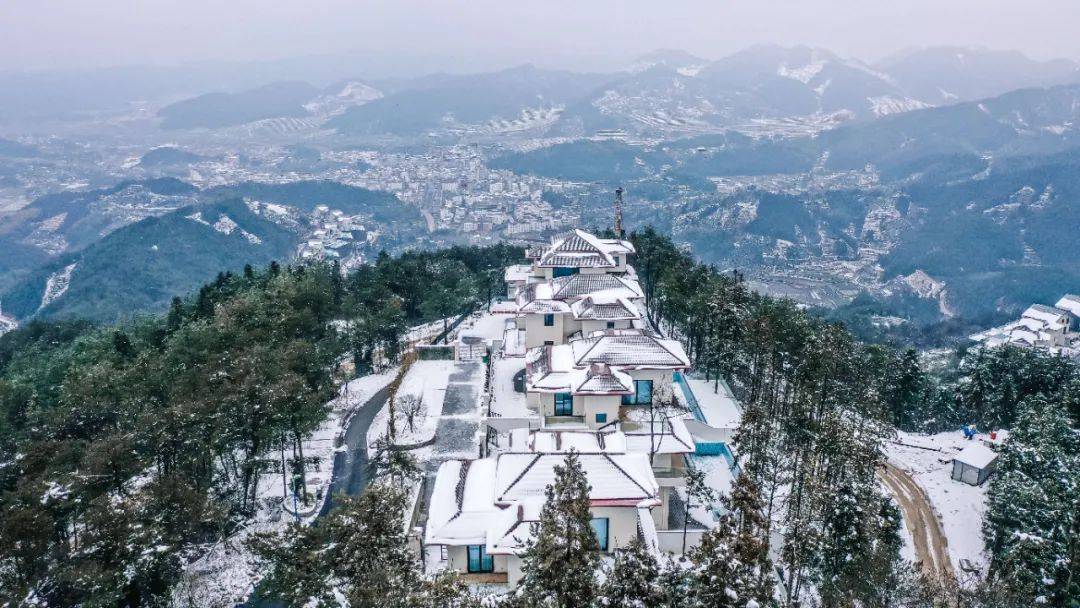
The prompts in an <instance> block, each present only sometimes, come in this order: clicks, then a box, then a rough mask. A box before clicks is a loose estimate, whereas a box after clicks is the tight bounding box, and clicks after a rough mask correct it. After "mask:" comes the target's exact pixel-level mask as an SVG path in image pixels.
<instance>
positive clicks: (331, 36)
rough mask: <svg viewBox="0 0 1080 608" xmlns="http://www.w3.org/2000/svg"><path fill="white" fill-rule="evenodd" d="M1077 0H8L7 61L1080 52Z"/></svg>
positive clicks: (4, 16) (488, 61) (619, 60)
mask: <svg viewBox="0 0 1080 608" xmlns="http://www.w3.org/2000/svg"><path fill="white" fill-rule="evenodd" d="M1078 29H1080V0H685V1H682V0H652V1H639V0H624V1H621V2H618V1H613V0H575V1H567V0H547V1H534V0H469V1H459V0H444V1H437V0H432V1H428V2H420V1H416V0H392V1H385V2H384V1H370V0H287V1H285V0H0V69H12V68H70V67H87V66H112V65H144V64H177V63H187V62H194V61H205V60H222V59H231V60H253V59H275V58H284V57H296V56H305V55H326V54H338V53H353V54H355V53H377V54H379V55H380V56H383V55H398V56H401V57H411V58H425V61H423V62H422V63H423V64H424V66H425V67H434V68H436V69H446V70H454V71H476V70H483V69H490V68H492V67H501V66H509V65H516V64H520V63H524V62H531V63H535V64H537V65H540V66H543V67H567V68H575V67H576V68H579V69H604V68H608V67H619V66H622V65H625V63H626V62H627V60H628V59H629V58H632V57H634V56H635V55H637V54H640V53H643V52H646V51H649V50H653V49H656V48H681V49H685V50H687V51H690V52H693V53H696V54H699V55H702V56H704V57H706V58H717V57H720V56H723V55H725V54H727V53H731V52H733V51H736V50H739V49H741V48H744V47H746V46H749V45H752V44H757V43H778V44H782V45H794V44H808V45H814V46H822V47H826V48H829V49H832V50H834V51H836V52H838V53H840V54H842V55H846V56H854V57H859V58H862V59H866V60H871V61H872V60H874V59H878V58H880V57H882V56H884V55H887V54H889V53H892V52H895V51H897V50H900V49H904V48H907V47H912V46H929V45H939V44H950V45H963V46H971V45H978V46H986V47H990V48H995V49H1017V50H1020V51H1023V52H1024V53H1027V54H1028V55H1031V56H1033V57H1036V58H1044V59H1045V58H1053V57H1067V58H1071V59H1080V36H1078V35H1077V31H1078Z"/></svg>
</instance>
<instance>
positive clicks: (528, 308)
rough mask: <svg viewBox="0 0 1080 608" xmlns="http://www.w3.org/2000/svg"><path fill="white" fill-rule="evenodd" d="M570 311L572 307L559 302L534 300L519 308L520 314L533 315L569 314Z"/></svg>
mask: <svg viewBox="0 0 1080 608" xmlns="http://www.w3.org/2000/svg"><path fill="white" fill-rule="evenodd" d="M570 311H571V309H570V305H569V304H567V303H566V302H560V301H559V300H533V301H531V302H527V303H525V304H523V305H521V306H520V307H519V308H518V312H522V313H532V314H541V313H544V314H547V313H567V312H570Z"/></svg>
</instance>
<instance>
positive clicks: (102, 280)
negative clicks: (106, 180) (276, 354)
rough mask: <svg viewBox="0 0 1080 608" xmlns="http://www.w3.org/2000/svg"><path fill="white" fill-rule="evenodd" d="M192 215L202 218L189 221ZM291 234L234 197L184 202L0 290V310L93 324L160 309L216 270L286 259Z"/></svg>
mask: <svg viewBox="0 0 1080 608" xmlns="http://www.w3.org/2000/svg"><path fill="white" fill-rule="evenodd" d="M195 213H198V214H200V218H206V220H204V221H196V220H194V219H192V218H191V217H190V216H192V215H193V214H195ZM218 223H220V225H219V227H217V228H215V225H214V224H218ZM232 226H235V227H236V228H238V229H230V228H231V227H232ZM247 235H251V237H255V238H251V237H249V236H247ZM297 238H298V235H297V234H294V233H292V232H290V231H288V230H286V229H284V228H281V227H280V226H278V225H277V224H275V223H273V222H271V221H269V220H267V219H264V218H261V217H259V216H257V215H255V214H254V213H252V212H251V210H249V209H248V208H247V206H246V205H245V204H244V202H243V201H241V200H239V199H233V200H229V201H223V202H220V203H213V204H208V205H199V206H195V207H184V208H181V209H178V210H176V211H173V212H170V213H167V214H165V215H163V216H161V217H152V218H148V219H146V220H143V221H140V222H137V223H135V224H132V225H130V226H126V227H124V228H121V229H118V230H116V231H115V232H113V233H111V234H109V235H107V236H105V237H104V238H102V239H101V240H99V241H97V242H95V243H93V244H91V245H89V246H88V247H86V248H85V249H84V250H82V251H79V252H75V253H70V254H65V255H63V256H60V257H59V258H57V259H56V260H54V261H52V262H50V263H49V264H47V265H45V266H43V267H41V268H40V269H38V270H37V271H35V272H34V274H33V275H31V276H30V277H28V278H27V280H25V281H23V282H22V283H21V284H20V285H19V286H17V287H16V288H14V289H11V290H9V291H8V292H7V293H5V294H4V308H5V310H6V311H8V312H9V313H12V314H14V315H15V316H16V317H18V318H24V317H28V316H30V315H34V314H38V315H42V316H49V317H60V316H64V317H78V318H86V319H94V320H99V321H113V320H115V319H116V318H117V317H118V316H129V315H132V314H136V313H138V312H142V311H159V310H163V309H164V308H165V307H166V306H168V304H169V302H170V300H171V299H172V297H173V296H175V295H180V294H183V293H186V292H188V291H190V290H192V289H194V288H195V287H197V286H198V285H200V284H202V283H204V282H206V281H207V280H209V279H211V278H213V276H214V275H215V274H217V273H218V272H222V271H226V270H231V271H233V272H236V271H239V270H241V269H242V268H243V265H244V264H245V263H251V264H256V265H265V264H267V263H269V262H270V261H272V260H277V259H281V260H284V259H287V258H288V257H289V256H290V254H291V253H292V251H293V249H294V248H295V245H296V240H297ZM65 271H66V272H67V275H68V276H67V277H66V283H67V284H66V287H65V288H64V289H63V291H62V292H60V293H53V294H48V287H49V285H50V283H51V279H52V278H53V277H55V276H57V274H58V273H62V272H65ZM46 295H51V297H48V298H46V297H45V296H46ZM42 304H44V306H43V305H42ZM39 309H40V310H39Z"/></svg>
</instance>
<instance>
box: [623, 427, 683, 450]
mask: <svg viewBox="0 0 1080 608" xmlns="http://www.w3.org/2000/svg"><path fill="white" fill-rule="evenodd" d="M621 428H622V432H623V434H625V435H626V448H627V449H628V450H629V451H631V452H642V453H645V454H649V453H653V454H690V453H693V452H694V451H695V447H694V438H693V436H692V435H691V434H690V430H689V429H688V428H687V427H686V422H685V421H684V420H683V419H682V418H671V419H668V420H656V421H653V422H651V423H650V422H645V423H635V424H624V425H622V427H621ZM650 429H651V430H650Z"/></svg>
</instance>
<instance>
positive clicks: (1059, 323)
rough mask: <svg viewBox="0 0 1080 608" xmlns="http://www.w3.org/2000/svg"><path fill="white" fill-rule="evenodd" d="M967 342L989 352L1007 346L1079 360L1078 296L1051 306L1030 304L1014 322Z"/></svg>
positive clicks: (1063, 297) (1079, 308) (1079, 310)
mask: <svg viewBox="0 0 1080 608" xmlns="http://www.w3.org/2000/svg"><path fill="white" fill-rule="evenodd" d="M971 339H972V340H974V341H976V342H981V343H982V344H983V345H985V346H987V347H989V348H994V347H997V346H1002V345H1006V344H1008V345H1012V346H1020V347H1023V348H1034V349H1038V350H1044V351H1046V352H1049V353H1051V354H1054V355H1061V356H1064V357H1071V358H1074V359H1078V360H1080V296H1077V295H1074V294H1065V295H1064V296H1062V297H1061V299H1059V300H1058V301H1057V302H1056V303H1055V304H1054V306H1046V305H1043V304H1032V305H1031V306H1029V307H1028V308H1027V310H1025V311H1024V312H1023V314H1022V315H1021V316H1020V318H1019V319H1017V320H1016V321H1012V322H1010V323H1007V324H1005V325H1002V326H1000V327H995V328H993V329H989V330H987V331H984V332H980V333H977V334H975V335H973V336H971Z"/></svg>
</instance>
